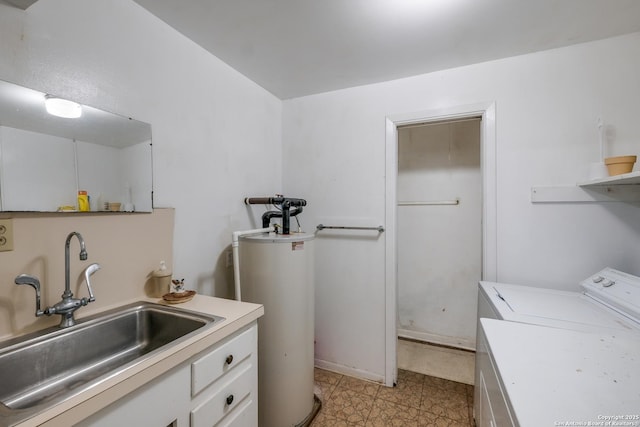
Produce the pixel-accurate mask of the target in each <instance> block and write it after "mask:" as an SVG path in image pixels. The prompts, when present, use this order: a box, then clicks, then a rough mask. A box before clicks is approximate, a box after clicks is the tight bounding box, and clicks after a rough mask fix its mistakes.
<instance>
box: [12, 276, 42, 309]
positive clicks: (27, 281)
mask: <svg viewBox="0 0 640 427" xmlns="http://www.w3.org/2000/svg"><path fill="white" fill-rule="evenodd" d="M15 282H16V285H29V286H31V287H32V288H33V289H35V290H36V317H40V316H42V315H43V314H44V311H42V310H41V309H40V280H38V278H37V277H35V276H29V275H28V274H21V275H19V276H18V277H16V279H15Z"/></svg>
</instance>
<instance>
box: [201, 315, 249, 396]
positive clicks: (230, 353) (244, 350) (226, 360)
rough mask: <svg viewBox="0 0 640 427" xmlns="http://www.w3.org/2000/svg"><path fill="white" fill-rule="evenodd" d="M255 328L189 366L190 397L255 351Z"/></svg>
mask: <svg viewBox="0 0 640 427" xmlns="http://www.w3.org/2000/svg"><path fill="white" fill-rule="evenodd" d="M256 346H257V327H256V326H253V327H252V328H250V329H247V330H246V331H244V332H242V333H241V334H240V335H238V336H236V337H234V338H232V339H231V340H230V341H228V342H226V343H225V344H222V345H221V346H220V347H219V348H217V349H215V350H213V351H212V352H210V353H209V354H207V355H206V356H203V357H201V358H200V359H198V360H196V361H195V362H193V363H192V364H191V395H192V396H195V395H196V394H198V393H199V392H200V391H201V390H203V389H204V388H205V387H207V386H208V385H209V384H211V383H213V382H214V381H216V380H217V379H218V378H220V377H221V376H222V375H224V374H225V373H227V372H228V371H229V370H231V369H233V368H234V367H235V366H236V365H238V364H239V363H240V362H241V361H242V360H244V359H246V358H247V357H248V356H250V355H251V353H252V352H253V351H254V350H255V349H256Z"/></svg>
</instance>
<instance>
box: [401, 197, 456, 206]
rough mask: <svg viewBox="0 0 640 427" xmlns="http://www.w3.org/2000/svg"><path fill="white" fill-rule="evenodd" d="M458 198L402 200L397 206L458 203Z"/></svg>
mask: <svg viewBox="0 0 640 427" xmlns="http://www.w3.org/2000/svg"><path fill="white" fill-rule="evenodd" d="M459 204H460V199H455V200H432V201H431V200H430V201H416V202H413V201H412V202H407V201H402V202H398V206H423V205H425V206H426V205H459Z"/></svg>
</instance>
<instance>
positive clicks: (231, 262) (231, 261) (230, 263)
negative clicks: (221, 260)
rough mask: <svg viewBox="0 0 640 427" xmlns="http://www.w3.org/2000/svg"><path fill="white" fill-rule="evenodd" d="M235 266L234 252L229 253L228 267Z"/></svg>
mask: <svg viewBox="0 0 640 427" xmlns="http://www.w3.org/2000/svg"><path fill="white" fill-rule="evenodd" d="M232 266H233V251H227V267H232Z"/></svg>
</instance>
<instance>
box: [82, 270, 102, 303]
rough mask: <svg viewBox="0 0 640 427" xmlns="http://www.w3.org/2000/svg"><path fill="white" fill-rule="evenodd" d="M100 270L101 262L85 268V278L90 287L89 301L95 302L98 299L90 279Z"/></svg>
mask: <svg viewBox="0 0 640 427" xmlns="http://www.w3.org/2000/svg"><path fill="white" fill-rule="evenodd" d="M98 270H100V264H95V263H94V264H91V265H90V266H89V267H87V268H86V269H85V270H84V279H85V281H86V282H87V288H89V299H88V300H87V303H90V302H93V301H95V300H96V297H94V296H93V289H91V282H90V281H89V277H91V275H92V274H93V273H95V272H96V271H98Z"/></svg>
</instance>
